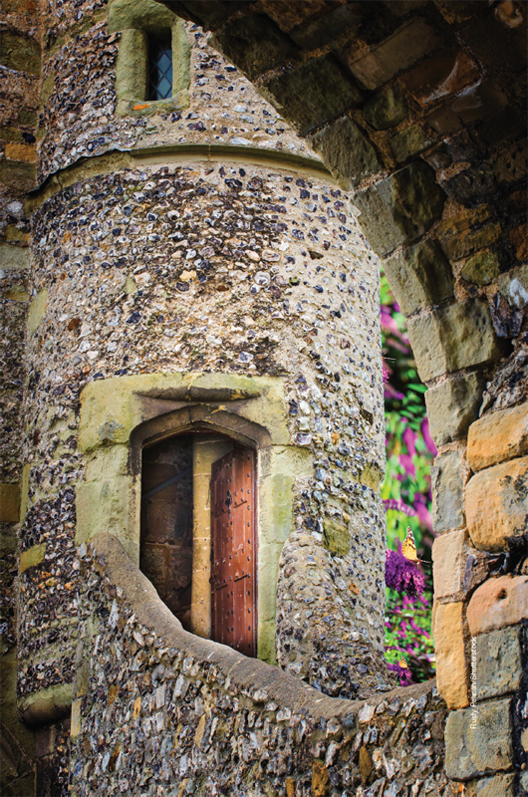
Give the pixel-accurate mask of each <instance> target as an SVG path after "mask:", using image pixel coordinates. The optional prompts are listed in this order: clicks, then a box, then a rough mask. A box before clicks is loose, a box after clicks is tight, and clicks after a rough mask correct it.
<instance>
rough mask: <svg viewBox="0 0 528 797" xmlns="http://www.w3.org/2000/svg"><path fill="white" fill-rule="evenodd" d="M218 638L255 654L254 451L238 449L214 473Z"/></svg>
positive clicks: (215, 633)
mask: <svg viewBox="0 0 528 797" xmlns="http://www.w3.org/2000/svg"><path fill="white" fill-rule="evenodd" d="M211 499H212V500H211V512H212V523H211V526H212V552H211V554H212V576H211V582H212V597H213V618H212V619H213V623H212V625H213V639H215V640H216V641H217V642H222V643H223V644H224V645H229V646H230V647H232V648H234V649H235V650H239V651H240V652H241V653H244V654H245V655H246V656H256V654H257V650H256V647H257V645H256V642H257V602H256V544H255V543H256V534H255V452H254V451H252V450H251V449H250V448H246V447H245V446H236V447H235V448H234V449H233V451H230V452H229V453H228V454H226V455H225V456H223V457H221V459H219V460H217V461H216V462H214V463H213V466H212V469H211Z"/></svg>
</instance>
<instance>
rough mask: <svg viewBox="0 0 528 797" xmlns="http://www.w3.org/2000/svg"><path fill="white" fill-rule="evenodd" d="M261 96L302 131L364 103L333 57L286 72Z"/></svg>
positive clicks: (272, 81)
mask: <svg viewBox="0 0 528 797" xmlns="http://www.w3.org/2000/svg"><path fill="white" fill-rule="evenodd" d="M261 93H262V94H263V95H264V96H265V97H266V99H268V100H269V101H270V102H271V103H272V104H273V105H274V106H275V107H276V108H277V109H278V110H279V111H280V112H281V113H282V114H283V115H284V116H286V117H287V118H288V120H289V121H290V122H291V124H292V125H293V126H294V127H295V128H297V129H298V130H300V131H303V130H307V129H309V128H311V127H315V126H316V125H321V124H323V123H324V122H326V121H327V120H328V119H333V118H334V117H335V116H338V115H339V114H342V113H344V112H345V111H347V110H349V109H350V108H352V107H353V106H354V105H357V103H358V102H359V100H360V99H361V94H360V92H359V89H358V88H357V87H356V86H355V85H353V84H352V82H351V81H349V80H347V79H346V78H345V76H344V75H343V73H342V71H341V69H340V67H339V65H338V63H337V61H335V59H334V58H333V57H332V56H330V55H325V56H322V57H321V58H312V59H311V60H310V61H306V62H305V63H304V64H302V65H301V66H299V67H297V68H296V69H291V70H289V71H288V72H283V73H282V74H281V75H280V76H279V77H276V78H273V79H272V80H270V81H269V82H268V83H267V84H265V86H264V87H263V88H262V89H261Z"/></svg>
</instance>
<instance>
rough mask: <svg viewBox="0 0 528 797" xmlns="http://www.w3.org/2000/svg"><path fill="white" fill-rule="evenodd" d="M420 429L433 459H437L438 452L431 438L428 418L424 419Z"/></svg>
mask: <svg viewBox="0 0 528 797" xmlns="http://www.w3.org/2000/svg"><path fill="white" fill-rule="evenodd" d="M420 428H421V430H422V435H423V439H424V441H425V445H426V446H427V448H428V449H429V451H430V452H431V454H432V455H433V457H436V454H437V450H436V446H435V444H434V440H433V438H432V437H431V433H430V431H429V421H428V420H427V418H424V419H423V421H422V424H421V427H420Z"/></svg>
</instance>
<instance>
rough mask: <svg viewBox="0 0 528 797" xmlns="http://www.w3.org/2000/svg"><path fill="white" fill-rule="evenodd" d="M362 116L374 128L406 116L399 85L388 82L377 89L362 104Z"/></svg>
mask: <svg viewBox="0 0 528 797" xmlns="http://www.w3.org/2000/svg"><path fill="white" fill-rule="evenodd" d="M363 116H364V118H365V120H366V121H367V122H368V123H369V125H372V127H375V128H376V130H388V129H389V128H390V127H395V126H396V125H397V124H399V123H400V122H401V121H402V120H403V119H405V117H406V116H407V103H406V101H405V97H404V96H403V94H402V92H401V91H400V89H399V87H398V86H395V85H393V84H389V85H388V86H384V87H383V88H382V89H380V90H379V91H377V92H376V94H374V96H373V97H371V98H370V100H368V102H366V103H365V105H364V106H363Z"/></svg>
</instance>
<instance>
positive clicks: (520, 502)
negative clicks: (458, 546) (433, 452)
mask: <svg viewBox="0 0 528 797" xmlns="http://www.w3.org/2000/svg"><path fill="white" fill-rule="evenodd" d="M465 509H466V516H467V524H468V530H469V534H470V536H471V541H472V542H473V545H474V546H475V548H479V549H480V550H482V551H505V550H507V540H508V539H509V538H511V537H521V536H522V535H523V534H526V532H527V531H528V457H523V458H521V459H513V460H511V461H510V462H503V463H502V464H501V465H495V466H494V467H492V468H486V469H485V470H483V471H481V472H480V473H477V474H475V476H473V478H471V479H470V480H469V482H468V484H467V486H466V501H465Z"/></svg>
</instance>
